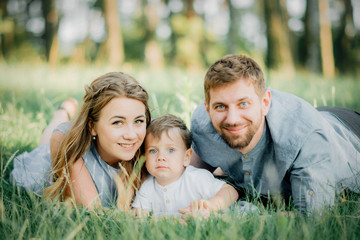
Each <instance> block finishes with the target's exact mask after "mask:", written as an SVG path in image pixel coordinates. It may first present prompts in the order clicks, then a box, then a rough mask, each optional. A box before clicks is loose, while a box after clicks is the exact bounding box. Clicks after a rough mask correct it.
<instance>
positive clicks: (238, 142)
mask: <svg viewBox="0 0 360 240" xmlns="http://www.w3.org/2000/svg"><path fill="white" fill-rule="evenodd" d="M238 125H239V124H221V125H220V129H221V133H220V136H221V137H222V139H223V140H224V141H225V142H226V143H227V144H228V145H229V146H230V147H231V148H235V149H243V148H245V147H247V146H248V145H249V144H250V142H251V140H252V139H253V137H254V135H255V133H256V131H257V130H258V129H259V126H260V123H259V122H256V123H252V124H250V125H249V129H248V131H247V132H246V133H245V134H243V135H229V134H227V133H226V132H225V131H226V130H224V128H228V127H237V126H238Z"/></svg>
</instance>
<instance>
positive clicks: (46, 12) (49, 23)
mask: <svg viewBox="0 0 360 240" xmlns="http://www.w3.org/2000/svg"><path fill="white" fill-rule="evenodd" d="M41 3H42V13H43V17H44V20H45V32H44V35H43V38H44V39H45V57H46V60H47V61H48V62H49V63H50V64H52V65H54V64H55V63H56V57H57V52H58V44H57V40H56V43H55V44H54V46H53V40H54V36H57V33H56V32H57V26H58V15H57V12H56V8H55V1H54V0H42V1H41ZM50 55H51V56H50ZM50 60H51V61H50Z"/></svg>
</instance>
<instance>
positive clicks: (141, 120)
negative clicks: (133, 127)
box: [135, 119, 144, 124]
mask: <svg viewBox="0 0 360 240" xmlns="http://www.w3.org/2000/svg"><path fill="white" fill-rule="evenodd" d="M143 122H144V120H143V119H138V120H135V124H141V123H143Z"/></svg>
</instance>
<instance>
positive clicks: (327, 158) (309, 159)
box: [290, 133, 336, 214]
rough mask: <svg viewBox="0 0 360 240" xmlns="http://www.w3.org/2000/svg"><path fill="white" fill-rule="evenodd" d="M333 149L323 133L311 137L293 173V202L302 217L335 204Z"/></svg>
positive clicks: (303, 147) (302, 150) (291, 174)
mask: <svg viewBox="0 0 360 240" xmlns="http://www.w3.org/2000/svg"><path fill="white" fill-rule="evenodd" d="M331 151H332V149H331V146H330V143H329V142H328V140H327V138H326V136H324V135H323V134H321V133H313V134H311V135H310V136H309V137H308V139H307V141H306V142H305V144H304V145H303V146H302V148H301V150H300V152H299V154H298V156H297V158H296V160H295V161H294V164H293V166H292V168H291V171H290V182H291V191H292V198H293V201H294V205H295V208H297V209H298V210H300V211H301V213H302V214H306V213H309V212H311V211H314V210H321V208H323V207H324V206H331V205H333V204H334V198H335V177H334V171H336V170H335V169H334V166H333V162H332V159H331V157H332V155H331Z"/></svg>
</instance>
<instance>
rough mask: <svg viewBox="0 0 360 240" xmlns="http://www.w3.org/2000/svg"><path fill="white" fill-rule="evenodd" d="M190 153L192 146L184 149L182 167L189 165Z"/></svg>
mask: <svg viewBox="0 0 360 240" xmlns="http://www.w3.org/2000/svg"><path fill="white" fill-rule="evenodd" d="M192 153H193V150H192V148H189V149H188V150H186V152H185V159H184V167H186V166H189V165H190V159H191V155H192Z"/></svg>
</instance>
